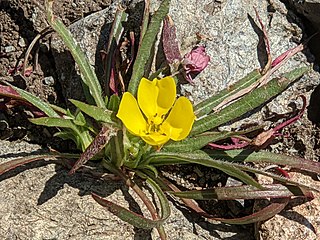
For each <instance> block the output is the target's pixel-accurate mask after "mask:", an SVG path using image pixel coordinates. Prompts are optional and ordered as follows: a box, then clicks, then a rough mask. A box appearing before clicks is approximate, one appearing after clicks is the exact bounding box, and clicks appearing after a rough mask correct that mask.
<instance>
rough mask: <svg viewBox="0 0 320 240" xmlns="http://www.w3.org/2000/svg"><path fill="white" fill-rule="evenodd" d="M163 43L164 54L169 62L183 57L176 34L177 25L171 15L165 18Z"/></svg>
mask: <svg viewBox="0 0 320 240" xmlns="http://www.w3.org/2000/svg"><path fill="white" fill-rule="evenodd" d="M162 45H163V52H164V55H165V57H166V59H167V62H168V63H169V64H172V63H174V62H175V61H176V60H178V61H180V60H181V59H182V57H181V54H180V49H179V44H178V40H177V36H176V27H175V26H174V23H173V21H172V19H171V17H169V16H167V17H166V18H164V20H163V29H162Z"/></svg>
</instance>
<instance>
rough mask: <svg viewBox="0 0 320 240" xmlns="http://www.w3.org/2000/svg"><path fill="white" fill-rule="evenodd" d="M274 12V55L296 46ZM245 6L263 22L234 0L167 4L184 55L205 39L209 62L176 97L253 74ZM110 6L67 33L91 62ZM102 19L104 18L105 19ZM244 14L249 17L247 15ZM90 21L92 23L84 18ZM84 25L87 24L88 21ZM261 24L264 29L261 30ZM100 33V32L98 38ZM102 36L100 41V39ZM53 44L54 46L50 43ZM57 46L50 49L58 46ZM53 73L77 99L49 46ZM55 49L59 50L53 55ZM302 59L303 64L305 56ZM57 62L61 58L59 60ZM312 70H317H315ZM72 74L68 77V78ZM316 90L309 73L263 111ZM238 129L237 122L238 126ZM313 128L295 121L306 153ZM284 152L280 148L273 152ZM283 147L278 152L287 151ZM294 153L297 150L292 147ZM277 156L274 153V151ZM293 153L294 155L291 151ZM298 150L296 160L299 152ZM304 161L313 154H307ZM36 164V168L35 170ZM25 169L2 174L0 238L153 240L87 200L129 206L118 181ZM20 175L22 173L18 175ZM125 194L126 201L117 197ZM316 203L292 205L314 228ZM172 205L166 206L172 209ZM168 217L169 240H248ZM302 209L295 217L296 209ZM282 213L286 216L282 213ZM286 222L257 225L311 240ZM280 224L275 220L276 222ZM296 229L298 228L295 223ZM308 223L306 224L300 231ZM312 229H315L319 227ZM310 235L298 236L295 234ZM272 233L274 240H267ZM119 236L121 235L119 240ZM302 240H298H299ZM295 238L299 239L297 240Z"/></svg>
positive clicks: (252, 40) (181, 216)
mask: <svg viewBox="0 0 320 240" xmlns="http://www.w3.org/2000/svg"><path fill="white" fill-rule="evenodd" d="M273 2H274V5H275V9H276V12H275V13H273V18H272V21H271V27H267V28H268V34H269V37H270V43H271V49H272V53H273V56H277V55H279V54H280V53H282V52H284V51H285V50H288V49H290V48H292V47H294V46H296V45H297V43H296V42H297V41H299V40H300V38H301V36H302V31H301V28H300V27H299V26H298V25H297V24H296V23H290V22H289V21H288V20H287V9H286V7H285V6H284V5H283V4H282V3H281V2H279V1H273ZM252 6H256V7H257V9H258V12H259V14H260V16H261V18H262V20H263V21H264V22H265V23H267V22H268V18H267V17H268V12H267V8H268V1H267V0H264V1H260V0H255V1H247V0H246V1H241V0H233V1H231V0H221V1H212V0H202V1H199V0H189V1H188V2H187V4H186V1H184V0H172V4H171V9H170V14H171V16H172V18H173V20H174V22H175V24H176V27H177V34H178V40H179V41H180V43H181V45H182V47H181V50H182V51H184V52H186V51H188V50H190V48H191V47H192V46H193V45H194V43H195V42H196V33H197V32H199V33H200V34H201V35H203V36H205V38H207V40H205V44H206V46H207V52H208V54H209V55H210V56H211V63H210V65H209V66H208V68H207V69H206V70H205V71H204V72H202V73H201V74H199V75H198V77H197V78H196V79H195V84H194V85H193V86H192V85H183V87H182V94H185V95H187V96H188V97H190V98H191V99H192V100H193V101H194V102H198V101H200V100H202V99H204V98H206V97H207V96H208V95H211V94H213V93H215V92H217V91H218V90H220V89H223V88H225V87H227V86H228V85H229V84H231V83H233V82H234V81H236V80H237V79H239V78H240V77H243V76H245V74H246V73H248V72H250V71H251V70H252V69H254V68H259V67H260V65H259V58H258V54H257V45H258V41H259V38H258V36H257V34H256V33H255V31H254V27H253V26H254V24H253V23H252V21H250V20H249V19H250V17H249V15H250V16H251V17H252V19H253V20H255V19H256V18H255V13H254V10H253V8H252ZM114 10H115V5H111V6H110V8H108V9H107V10H102V11H101V12H99V13H95V14H93V15H91V16H89V17H88V18H86V21H88V22H89V24H88V25H85V21H79V22H77V23H75V24H74V25H73V26H72V27H71V29H72V31H73V33H75V34H76V36H77V37H78V40H79V42H80V45H81V46H82V47H85V48H86V49H87V50H86V52H87V54H88V56H89V57H90V59H91V61H92V64H93V65H94V63H95V62H96V60H97V58H98V57H99V51H98V48H97V46H98V45H99V44H98V43H99V41H101V37H102V38H103V34H104V33H103V31H102V27H107V26H106V24H108V23H110V22H111V20H112V14H113V12H114ZM106 13H107V14H106ZM248 14H249V15H248ZM90 18H91V20H90ZM88 19H89V20H88ZM266 25H267V24H266ZM100 31H101V32H100ZM100 34H102V36H101V35H100ZM55 44H57V45H58V43H57V42H56V43H55ZM57 45H56V46H57ZM54 49H56V51H55V52H54V54H55V59H56V64H57V68H58V69H59V68H60V67H61V68H60V70H61V72H60V73H58V75H59V74H60V75H59V77H60V79H59V81H61V84H62V86H63V88H62V89H64V90H65V93H64V94H65V97H66V98H69V97H70V96H71V97H72V98H74V97H75V95H76V94H77V89H79V85H72V84H76V81H77V77H75V78H73V77H72V74H74V72H73V73H72V74H70V75H68V76H62V73H63V72H64V71H65V70H66V69H71V70H73V69H74V68H73V67H70V66H72V65H67V63H66V62H60V60H61V58H60V57H61V56H62V54H63V50H62V49H60V50H59V47H54ZM59 51H61V52H59ZM306 56H307V57H308V59H307V57H306ZM59 59H60V60H59ZM312 60H313V59H312V56H311V55H309V54H308V53H307V55H304V54H303V53H300V54H298V55H297V56H295V57H294V58H293V59H292V60H290V61H289V63H288V64H287V65H286V66H285V67H283V68H281V71H282V72H285V71H288V70H291V69H293V68H294V67H296V66H304V65H308V64H309V63H308V61H312ZM315 69H316V70H318V69H317V68H315ZM73 76H74V75H73ZM318 84H319V74H318V73H317V72H315V71H311V72H310V73H309V74H307V75H306V76H305V77H303V78H302V79H301V80H300V81H299V82H297V83H296V84H294V85H293V86H292V87H290V88H289V89H288V91H286V92H285V93H284V94H282V95H281V96H280V97H278V98H277V99H275V101H273V102H271V103H270V104H269V105H268V106H269V108H270V109H271V111H274V112H277V113H284V112H288V111H290V110H291V109H290V108H288V107H287V106H288V104H289V103H290V102H291V101H294V100H295V99H296V97H297V96H298V95H299V94H302V93H304V94H306V95H307V97H308V98H309V97H310V93H311V92H312V91H313V90H314V88H315V86H316V85H318ZM264 117H265V115H263V114H261V113H258V114H255V115H254V117H253V118H251V119H250V120H248V121H250V122H252V121H257V122H259V121H261V119H263V118H264ZM237 124H239V123H237ZM310 127H312V125H311V124H310V122H308V119H307V118H306V117H305V118H304V119H303V120H301V121H300V122H299V123H298V128H299V129H300V130H301V131H300V132H299V133H298V134H297V135H298V136H295V137H296V138H301V139H302V142H303V144H304V145H305V146H306V148H307V149H309V151H312V150H313V148H314V146H315V143H314V135H312V134H313V133H312V132H311V135H310ZM0 146H1V147H0V154H1V156H0V161H6V160H8V159H10V157H15V156H20V154H19V152H23V153H28V152H30V151H35V150H38V149H39V147H38V146H36V145H28V144H26V143H24V142H20V143H11V144H10V143H8V142H6V141H1V143H0ZM279 148H283V145H281V146H279ZM287 148H289V149H284V150H283V151H287V152H290V151H291V150H290V146H289V147H287ZM293 149H294V150H296V149H295V148H294V147H293ZM276 150H277V149H276ZM294 150H293V151H294ZM306 152H307V150H305V151H304V152H303V153H302V154H303V155H304V154H306ZM310 156H313V155H312V154H310ZM40 165H41V164H40ZM30 166H31V167H30V169H28V167H26V168H25V167H23V168H22V169H20V170H17V171H14V172H13V173H9V174H6V175H4V176H1V181H0V190H1V192H4V193H5V194H1V195H0V203H1V209H0V211H1V213H0V222H1V227H0V237H1V238H3V239H151V238H152V239H157V238H158V237H157V233H155V232H152V233H150V232H148V231H143V230H136V229H134V228H133V227H131V226H130V225H128V224H126V223H124V222H122V221H121V220H119V219H118V218H116V217H115V216H113V215H111V214H110V213H108V212H106V211H104V210H103V208H102V207H100V206H99V205H98V204H96V203H95V202H94V200H93V199H92V198H91V197H90V195H89V194H90V192H91V191H96V192H98V193H105V196H107V197H108V199H110V200H114V201H116V202H117V203H119V204H121V205H122V206H126V207H128V206H133V207H136V206H135V205H134V201H133V200H132V199H131V198H130V197H129V195H128V194H126V193H127V189H125V188H123V187H121V186H120V185H119V184H117V183H110V184H109V183H108V184H103V183H99V185H97V183H96V181H95V180H93V179H92V178H90V177H88V176H85V175H81V174H79V175H76V176H72V177H70V176H68V175H67V174H66V171H65V170H64V169H63V168H62V167H59V166H58V167H55V166H54V165H46V164H42V165H41V166H39V165H37V164H31V165H30ZM22 170H26V171H22ZM26 195H27V196H28V198H26ZM123 195H125V197H122V196H123ZM317 201H318V199H316V200H314V201H313V202H311V203H307V204H306V205H303V206H302V207H301V209H300V207H294V208H293V209H294V211H295V212H297V214H301V215H304V214H305V216H306V218H307V219H308V221H309V222H310V223H311V224H312V226H313V227H314V228H315V229H316V227H317V225H316V224H319V218H320V217H319V208H318V205H319V204H317ZM171 205H172V204H171ZM172 209H173V213H172V215H171V217H170V219H169V220H168V221H167V223H166V225H165V228H166V230H167V232H168V235H169V239H250V238H252V234H251V233H248V229H246V228H245V227H237V226H233V227H230V226H227V225H224V224H219V223H217V224H209V223H207V222H205V221H203V220H202V219H198V218H197V217H195V216H194V215H192V214H189V213H188V212H187V211H185V210H182V211H181V208H180V207H179V206H172ZM300 210H301V211H302V212H301V213H300V212H299V211H300ZM286 214H287V215H286ZM283 216H288V212H284V213H283V214H282V215H280V216H278V217H276V218H274V219H271V220H269V221H268V222H266V223H265V224H264V225H262V229H263V232H262V236H263V237H264V238H267V239H280V237H282V239H292V238H296V236H299V237H300V236H301V239H315V237H316V235H315V234H314V233H313V232H312V230H310V229H312V227H311V225H310V224H309V222H304V223H305V224H301V221H300V222H299V223H297V222H298V221H294V220H293V218H294V217H283ZM279 219H280V220H279ZM296 223H297V224H296ZM279 225H284V226H288V228H286V229H288V231H280V230H281V229H278V230H276V229H273V228H274V226H279ZM306 225H307V226H306ZM318 227H319V226H318ZM299 231H300V232H302V233H303V234H304V233H306V232H307V233H308V234H309V233H310V234H309V235H303V234H300V235H298V232H299ZM273 232H275V234H276V235H272V233H273ZM119 233H120V234H121V235H120V236H119ZM302 237H303V238H302ZM297 239H298V238H297Z"/></svg>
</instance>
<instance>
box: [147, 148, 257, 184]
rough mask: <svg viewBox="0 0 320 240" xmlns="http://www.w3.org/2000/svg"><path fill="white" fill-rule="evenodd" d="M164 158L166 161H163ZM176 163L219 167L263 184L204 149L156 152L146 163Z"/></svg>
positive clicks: (243, 179)
mask: <svg viewBox="0 0 320 240" xmlns="http://www.w3.org/2000/svg"><path fill="white" fill-rule="evenodd" d="M163 160H164V162H162V161H163ZM170 160H171V164H176V163H181V162H188V163H195V164H199V165H203V166H206V167H212V168H216V169H219V170H220V171H222V172H224V173H226V174H228V175H230V176H232V177H235V178H237V179H239V180H241V181H243V182H244V183H246V184H248V185H252V186H255V187H257V188H259V189H261V188H262V186H261V185H260V184H259V183H258V182H257V181H255V180H254V179H253V178H252V177H251V176H250V175H248V174H247V173H245V172H243V171H242V170H240V169H239V168H238V167H236V166H234V165H233V164H231V163H228V162H223V161H219V160H215V159H212V158H211V157H210V156H209V155H207V154H206V153H205V152H203V151H194V152H192V153H181V152H179V153H172V152H155V153H152V154H150V155H149V156H148V157H146V160H145V161H146V164H151V165H163V163H165V164H166V165H167V164H170Z"/></svg>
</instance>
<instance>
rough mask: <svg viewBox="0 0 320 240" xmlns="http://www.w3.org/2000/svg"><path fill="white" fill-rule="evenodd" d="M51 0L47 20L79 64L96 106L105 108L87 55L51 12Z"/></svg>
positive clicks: (51, 0) (47, 1) (48, 3)
mask: <svg viewBox="0 0 320 240" xmlns="http://www.w3.org/2000/svg"><path fill="white" fill-rule="evenodd" d="M52 4H53V0H46V1H45V5H46V10H47V20H48V23H49V24H50V26H51V27H52V28H53V29H54V30H55V31H56V32H57V33H58V34H59V36H60V37H61V39H62V40H63V42H64V43H65V44H66V46H67V47H68V49H69V50H70V52H71V54H72V56H73V58H74V60H75V61H76V63H77V64H78V66H79V69H80V72H81V76H82V80H83V82H84V84H86V85H87V86H88V88H89V90H90V94H91V95H92V97H93V98H94V100H95V102H96V104H97V106H98V107H101V108H105V104H104V101H103V98H102V90H101V86H100V83H99V81H98V78H97V76H96V74H95V73H94V71H93V69H92V67H91V65H90V63H89V60H88V58H87V56H86V55H85V54H84V52H83V51H82V50H81V48H80V47H79V45H78V44H77V43H76V41H75V40H74V38H73V36H72V34H71V33H70V31H69V30H68V29H67V28H66V27H65V26H64V24H63V23H62V22H61V20H60V19H58V18H56V17H55V16H54V15H53V12H52Z"/></svg>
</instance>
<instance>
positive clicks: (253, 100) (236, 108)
mask: <svg viewBox="0 0 320 240" xmlns="http://www.w3.org/2000/svg"><path fill="white" fill-rule="evenodd" d="M307 71H308V68H307V67H302V68H298V69H295V70H293V71H291V72H289V73H286V74H284V76H283V78H280V79H278V78H275V79H272V80H271V81H270V82H268V83H267V84H266V85H264V86H262V87H260V88H257V89H254V90H252V91H251V92H250V93H248V94H246V95H245V96H243V97H242V98H241V99H239V100H238V101H236V102H234V103H231V104H230V105H228V106H227V107H225V108H223V109H222V110H221V111H219V112H216V113H212V114H210V115H208V116H206V117H204V118H201V119H200V120H198V121H196V122H195V123H194V125H193V128H192V131H191V133H190V134H191V135H196V134H199V133H202V132H205V131H207V130H209V129H213V128H215V127H218V126H220V125H222V124H225V123H227V122H229V121H231V120H234V119H236V118H239V117H241V116H242V115H244V114H245V113H247V112H249V111H252V110H254V109H255V108H257V107H259V106H261V105H262V104H265V103H266V102H268V101H269V100H270V99H272V98H273V97H275V96H276V95H278V94H279V93H281V92H282V91H284V90H285V89H286V88H287V87H288V86H289V84H290V83H292V82H293V81H295V80H296V79H297V78H299V77H301V76H302V75H303V74H304V73H305V72H307Z"/></svg>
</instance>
